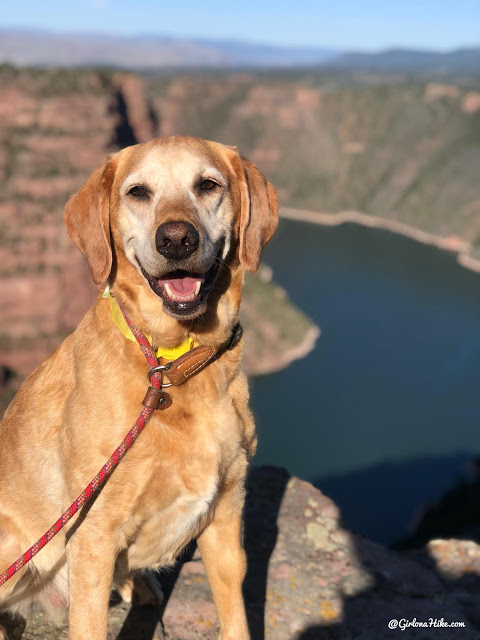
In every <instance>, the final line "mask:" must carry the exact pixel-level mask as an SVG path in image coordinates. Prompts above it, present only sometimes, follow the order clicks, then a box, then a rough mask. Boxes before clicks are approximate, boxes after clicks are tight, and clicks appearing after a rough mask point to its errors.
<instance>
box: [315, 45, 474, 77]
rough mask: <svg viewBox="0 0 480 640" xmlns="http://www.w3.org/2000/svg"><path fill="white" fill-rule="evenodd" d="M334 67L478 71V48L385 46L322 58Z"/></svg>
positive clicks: (375, 69)
mask: <svg viewBox="0 0 480 640" xmlns="http://www.w3.org/2000/svg"><path fill="white" fill-rule="evenodd" d="M326 66H328V67H333V68H336V69H363V70H369V71H431V70H435V71H438V72H444V73H448V72H454V71H462V72H469V73H471V72H473V73H480V47H471V48H468V49H457V50H455V51H449V52H445V53H439V52H436V51H415V50H412V49H389V50H387V51H381V52H378V53H362V52H350V53H344V54H341V55H339V56H335V57H334V58H332V59H330V60H327V61H326Z"/></svg>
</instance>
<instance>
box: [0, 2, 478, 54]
mask: <svg viewBox="0 0 480 640" xmlns="http://www.w3.org/2000/svg"><path fill="white" fill-rule="evenodd" d="M2 4H3V6H2V10H1V13H0V26H1V27H29V28H32V27H33V28H43V29H50V30H54V31H66V30H68V31H99V32H104V33H114V34H122V35H136V34H138V33H145V32H148V33H153V34H164V35H172V36H180V37H182V36H185V37H195V38H205V39H231V38H235V39H240V40H247V41H253V42H260V43H267V44H279V45H293V46H295V45H304V46H318V47H333V48H339V49H362V50H376V49H380V48H385V47H391V46H408V47H417V48H434V49H441V50H444V49H450V48H455V47H460V46H465V45H475V44H478V43H480V0H447V1H445V0H436V1H435V0H417V1H416V2H414V1H412V0H394V1H390V0H382V1H380V0H370V1H369V0H365V1H362V0H334V1H333V2H331V1H330V2H327V1H325V0H316V1H313V0H297V1H295V0H289V1H288V2H282V1H281V0H276V1H273V0H256V1H252V0H244V1H243V2H235V1H233V0H224V1H223V2H218V1H217V2H213V3H206V2H199V1H198V0H197V1H196V2H195V1H193V0H190V1H180V0H179V1H176V2H175V1H174V0H168V1H166V2H164V1H162V0H137V1H136V2H132V1H126V0H70V1H69V0H43V1H42V2H39V1H38V0H14V2H5V3H2Z"/></svg>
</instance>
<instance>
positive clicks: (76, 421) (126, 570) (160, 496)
mask: <svg viewBox="0 0 480 640" xmlns="http://www.w3.org/2000/svg"><path fill="white" fill-rule="evenodd" d="M65 220H66V225H67V229H68V232H69V234H70V236H71V238H72V239H73V241H74V242H75V243H76V245H77V246H78V247H79V249H80V250H81V251H82V253H83V254H84V255H85V257H86V259H87V260H88V263H89V266H90V269H91V274H92V278H93V280H94V282H95V283H96V284H98V285H102V291H103V290H104V289H105V287H104V286H103V285H105V286H106V285H107V284H108V286H109V290H110V292H111V295H110V294H108V297H105V294H104V295H103V296H102V291H101V292H100V294H99V297H98V298H97V300H96V302H95V304H94V305H93V307H92V308H91V309H90V310H89V311H88V313H87V314H86V316H85V318H84V319H83V320H82V322H81V323H80V324H79V326H78V328H77V329H76V331H75V332H74V333H73V334H72V335H71V336H69V337H68V338H67V339H66V340H65V341H64V342H63V344H62V345H61V346H60V347H59V348H58V349H57V351H56V352H55V353H54V354H53V355H52V356H50V358H48V359H47V360H46V361H45V362H44V363H43V364H41V365H40V366H39V367H38V368H37V369H36V370H35V371H34V372H33V373H32V374H31V375H30V376H29V378H28V379H27V380H26V382H25V383H24V384H23V386H22V387H21V389H20V390H19V392H18V393H17V395H16V397H15V399H14V400H13V402H12V403H11V405H10V407H9V408H8V410H7V412H6V413H5V417H4V419H3V422H2V423H1V425H0V469H1V474H0V572H2V571H4V570H5V569H6V568H7V567H8V566H9V565H10V564H11V563H12V562H13V561H14V560H15V559H16V558H17V557H18V556H19V555H20V554H21V553H22V552H23V551H25V550H26V549H27V548H28V547H29V546H30V545H32V544H33V543H34V542H35V541H36V540H37V539H38V538H39V537H40V536H41V535H42V534H43V533H44V532H45V531H46V530H47V529H48V528H49V527H50V526H51V525H52V523H53V522H54V521H55V520H56V519H57V518H58V517H59V516H60V515H61V513H63V511H64V510H65V509H66V508H67V507H68V506H69V505H70V503H71V502H72V501H73V500H74V499H75V498H76V497H77V496H78V495H79V493H80V492H81V491H82V490H83V489H84V487H85V486H86V484H88V482H89V481H90V480H91V478H92V477H93V476H94V475H95V474H96V473H97V471H98V470H99V469H100V467H101V466H102V465H103V464H104V462H105V460H106V459H107V458H108V457H109V456H110V454H111V453H112V452H113V450H114V449H115V448H116V447H117V445H118V444H119V443H120V442H121V440H122V438H124V436H125V435H126V433H127V431H128V430H129V429H130V427H131V426H132V424H133V423H134V422H135V420H136V418H137V417H138V414H139V412H140V410H141V409H142V399H143V397H144V395H145V390H146V388H147V387H148V380H147V372H148V369H149V367H148V365H147V362H146V360H145V358H144V355H143V354H142V352H141V350H140V348H139V346H138V345H137V344H136V343H135V342H134V341H132V340H130V339H127V338H126V337H125V335H124V333H122V331H121V330H120V328H119V326H120V325H119V324H118V322H117V323H116V322H115V321H114V319H115V314H114V310H115V309H114V307H115V305H116V304H118V305H119V306H120V307H122V308H123V309H125V311H126V312H127V314H128V315H129V316H130V319H131V321H132V323H133V325H134V326H135V328H136V329H138V330H139V331H141V332H143V333H144V334H145V335H147V336H150V338H149V339H150V341H151V343H152V346H153V348H154V349H156V350H157V349H158V353H159V354H160V356H161V357H164V358H166V359H167V360H168V355H165V356H162V355H161V352H162V350H165V353H166V354H168V353H169V352H170V350H172V349H173V350H174V352H175V349H178V347H179V345H182V344H185V343H187V344H189V345H190V346H191V345H192V344H194V345H199V346H207V347H208V346H212V347H221V346H222V345H225V344H227V343H228V341H229V339H230V337H231V334H232V330H233V327H234V326H235V324H236V323H237V320H238V313H239V306H240V299H241V292H242V283H243V277H244V270H245V269H247V270H249V271H255V270H256V269H257V267H258V264H259V260H260V255H261V252H262V249H263V247H264V246H265V244H266V243H267V242H268V241H269V239H270V238H271V236H272V234H273V232H274V230H275V228H276V226H277V220H278V207H277V201H276V197H275V192H274V189H273V187H272V185H271V184H270V183H269V182H268V181H267V180H266V179H265V178H264V177H263V176H262V174H261V173H260V172H259V170H258V169H257V168H256V166H255V165H254V164H252V163H251V162H249V161H247V160H245V159H244V158H242V157H240V156H239V155H238V153H237V150H236V149H235V148H233V147H227V146H223V145H221V144H218V143H214V142H209V141H205V140H201V139H197V138H188V137H179V136H173V137H169V138H159V139H155V140H152V141H151V142H148V143H145V144H139V145H136V146H132V147H129V148H127V149H124V150H122V151H120V152H119V153H115V154H113V155H110V156H108V157H107V158H106V160H105V163H104V164H103V166H102V167H100V168H99V169H97V171H95V172H94V173H93V175H92V176H91V177H90V179H89V180H88V182H87V183H86V184H85V185H84V186H83V187H82V188H81V189H79V191H78V192H77V193H76V194H75V195H74V196H72V197H71V198H70V200H69V202H68V204H67V206H66V214H65ZM71 295H75V285H74V283H73V284H72V291H71ZM219 353H221V355H220V356H219V357H218V358H216V359H213V360H212V361H211V362H210V363H209V364H208V366H205V367H204V368H203V369H202V370H201V371H199V372H198V374H197V375H195V376H192V377H191V378H189V379H188V380H187V381H186V382H185V384H182V385H181V386H173V387H172V388H171V389H169V390H168V391H169V392H170V396H171V399H172V404H171V406H169V407H168V408H167V409H165V410H163V411H154V413H153V414H152V417H151V419H150V421H149V422H148V424H147V426H146V427H145V430H144V431H143V432H142V433H141V434H140V436H139V438H138V440H137V442H136V443H135V444H134V446H133V447H132V449H131V450H130V451H129V452H128V453H127V454H126V456H125V458H124V459H123V460H122V461H121V462H120V464H119V466H118V467H117V469H116V470H115V471H114V472H113V474H112V476H111V477H110V478H109V480H108V481H107V483H106V484H105V485H104V487H103V488H102V490H101V491H100V492H99V493H98V494H97V495H96V496H95V499H94V500H93V501H92V502H91V504H87V505H85V507H84V508H83V510H82V511H81V512H80V513H79V515H78V517H75V518H74V519H73V520H72V521H71V522H70V523H69V526H68V527H66V530H65V529H64V530H62V532H61V533H59V535H57V536H56V537H55V538H54V539H53V540H52V541H51V542H50V543H49V544H48V545H47V546H46V547H45V548H44V549H43V550H42V551H40V553H39V554H38V555H37V556H35V558H34V559H33V560H32V561H31V562H30V564H28V565H27V566H26V567H24V568H23V569H21V570H20V571H19V572H18V573H17V574H16V575H15V576H14V577H13V578H12V579H11V580H10V581H8V582H6V583H5V584H4V585H3V586H2V587H0V608H4V609H10V610H19V608H20V607H21V605H22V603H25V602H29V601H32V600H37V601H39V602H41V603H42V604H44V605H45V606H47V607H49V606H54V605H58V604H65V605H67V604H69V611H70V613H69V616H70V617H69V624H70V638H71V640H87V639H88V640H105V637H106V625H107V609H108V602H109V596H110V590H111V588H112V584H113V582H114V581H115V580H116V579H117V578H119V579H124V578H125V577H127V576H129V575H131V574H132V573H133V572H135V571H136V570H140V569H143V568H150V569H157V568H160V567H165V566H168V565H171V564H172V563H173V562H174V560H175V558H176V557H177V556H178V554H179V553H180V552H181V551H182V549H183V548H184V547H185V546H186V545H187V543H188V542H189V541H191V540H192V539H193V538H196V537H198V545H199V548H200V551H201V554H202V557H203V561H204V563H205V567H206V571H207V576H208V579H209V581H210V585H211V588H212V593H213V598H214V600H215V603H216V606H217V610H218V616H219V621H220V628H221V638H222V640H247V639H248V638H249V632H248V628H247V623H246V618H245V609H244V604H243V599H242V581H243V578H244V575H245V555H244V551H243V549H242V542H241V538H242V507H243V502H244V479H245V473H246V470H247V464H248V460H249V459H250V457H251V456H252V455H253V453H254V451H255V446H256V439H255V433H254V424H253V420H252V416H251V413H250V411H249V408H248V389H247V382H246V378H245V375H244V374H243V373H242V371H241V344H238V345H237V346H235V347H234V348H232V349H230V350H227V349H224V350H223V351H220V352H219ZM2 634H3V635H4V637H6V634H5V631H4V630H0V637H1V636H2Z"/></svg>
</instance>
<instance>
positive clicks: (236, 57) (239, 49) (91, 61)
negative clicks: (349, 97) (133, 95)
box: [0, 29, 339, 70]
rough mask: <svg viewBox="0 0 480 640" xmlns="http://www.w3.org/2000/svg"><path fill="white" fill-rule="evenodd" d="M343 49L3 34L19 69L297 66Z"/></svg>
mask: <svg viewBox="0 0 480 640" xmlns="http://www.w3.org/2000/svg"><path fill="white" fill-rule="evenodd" d="M338 54H339V51H338V50H332V49H321V48H319V49H316V48H306V47H305V48H289V47H276V46H268V45H261V44H254V43H248V42H240V41H209V40H194V39H187V38H185V39H181V38H171V37H167V36H157V35H150V34H145V35H138V36H133V37H122V36H111V35H101V34H94V33H54V32H48V31H40V30H13V29H1V30H0V61H3V62H9V63H11V64H14V65H16V66H48V65H54V66H57V67H88V66H97V65H102V66H111V67H117V68H123V69H145V70H147V69H159V68H162V67H203V68H205V67H212V68H215V67H216V68H234V67H251V68H255V67H257V68H258V67H270V68H271V67H296V66H311V65H318V64H321V63H323V62H326V61H327V60H329V59H331V58H333V57H335V56H336V55H338Z"/></svg>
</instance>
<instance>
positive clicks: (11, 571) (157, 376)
mask: <svg viewBox="0 0 480 640" xmlns="http://www.w3.org/2000/svg"><path fill="white" fill-rule="evenodd" d="M122 313H123V315H124V317H125V320H126V321H127V324H128V326H129V327H130V329H131V331H132V333H133V335H134V336H135V339H136V341H137V342H138V344H139V346H140V349H141V350H142V351H143V354H144V355H145V358H146V359H147V362H148V364H149V365H150V368H152V369H153V368H154V367H157V366H158V361H157V358H156V356H155V353H154V351H153V349H152V347H151V346H150V343H149V342H148V340H147V339H146V338H145V336H144V335H143V333H141V332H140V331H137V330H136V329H135V327H134V326H133V325H132V323H131V320H130V318H129V317H128V315H127V314H126V313H125V311H124V310H123V309H122ZM149 377H150V382H151V384H152V386H153V387H154V389H155V390H156V391H157V392H158V391H161V389H162V373H161V371H155V372H152V374H151V376H149ZM153 411H154V408H153V407H144V408H143V409H142V412H141V413H140V415H139V416H138V418H137V421H136V422H135V424H134V425H133V427H132V428H131V429H130V431H129V432H128V433H127V435H126V436H125V438H124V439H123V440H122V442H121V443H120V445H119V446H118V447H117V448H116V449H115V451H114V452H113V453H112V455H111V456H110V458H109V459H108V460H107V462H106V463H105V464H104V465H103V467H102V468H101V469H100V471H99V472H98V473H97V475H96V476H95V477H94V478H93V480H92V481H91V482H90V483H89V485H88V486H87V487H86V488H85V489H84V490H83V491H82V493H81V494H80V495H79V496H78V498H77V499H76V500H75V501H74V502H73V503H72V504H71V505H70V506H69V507H68V509H67V510H66V511H65V513H64V514H63V515H62V516H61V517H60V518H59V519H58V520H57V521H56V522H55V524H54V525H53V526H52V527H50V529H49V530H48V531H47V532H46V533H44V534H43V536H42V537H41V538H40V539H39V540H37V542H35V544H34V545H32V546H31V547H30V549H29V550H28V551H26V552H25V553H24V554H23V555H21V556H20V558H18V560H16V561H15V562H14V563H13V564H12V565H10V567H8V569H7V570H6V571H4V572H3V573H2V574H0V587H1V586H2V585H3V584H4V583H5V582H7V580H9V579H10V578H11V577H12V576H14V575H15V574H16V573H17V571H19V570H20V569H21V568H22V567H23V566H25V565H26V564H27V562H29V561H30V560H31V559H32V558H33V556H35V555H37V553H38V552H39V551H40V549H43V547H44V546H45V545H46V544H47V543H48V542H50V540H51V539H52V538H53V537H54V536H56V535H57V533H58V532H59V531H60V530H61V529H63V527H64V526H65V525H66V524H67V522H68V521H69V520H70V519H71V518H72V517H73V516H74V515H75V514H76V513H77V511H78V510H79V509H80V508H81V507H82V506H83V505H84V504H85V503H86V502H87V500H89V498H90V497H91V496H92V494H93V493H94V492H95V491H96V490H97V489H98V488H99V487H101V486H102V484H104V482H105V480H107V478H108V477H109V476H110V475H111V473H112V471H113V470H114V469H115V467H116V466H117V465H118V463H119V462H120V460H121V459H122V458H123V456H124V455H125V454H126V453H127V451H128V450H129V449H130V447H131V446H132V444H133V443H134V442H135V440H136V439H137V437H138V436H139V434H140V432H141V431H142V429H143V428H144V426H145V425H146V424H147V422H148V419H149V418H150V416H151V415H152V413H153Z"/></svg>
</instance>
